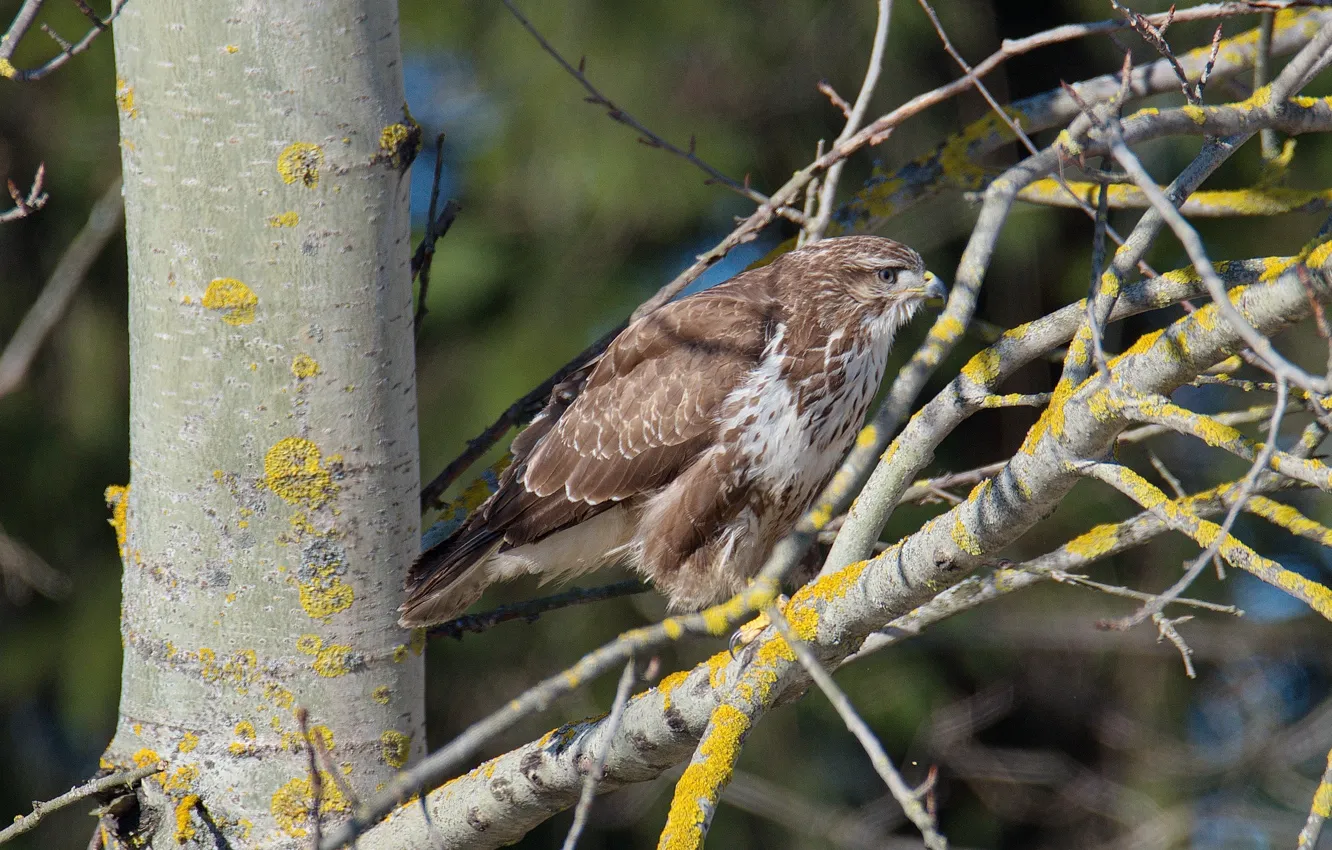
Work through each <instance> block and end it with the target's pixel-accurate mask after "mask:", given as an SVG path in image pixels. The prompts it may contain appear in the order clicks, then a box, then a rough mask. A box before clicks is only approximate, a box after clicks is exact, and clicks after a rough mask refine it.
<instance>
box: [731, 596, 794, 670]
mask: <svg viewBox="0 0 1332 850" xmlns="http://www.w3.org/2000/svg"><path fill="white" fill-rule="evenodd" d="M790 601H791V599H790V597H788V596H787V595H786V594H784V593H783V594H782V595H781V596H778V597H777V600H776V602H775V603H774V604H775V605H776V606H777V610H778V611H785V610H786V606H787V604H788V603H789V602H790ZM771 625H772V620H769V619H768V615H767V614H765V613H763V612H762V611H760V612H759V615H758V616H757V617H755V618H754V619H752V620H750V621H749V622H748V623H745V624H744V625H742V626H741V627H740V628H738V629H736V630H735V631H734V632H732V633H731V640H730V643H729V644H728V645H729V647H730V650H731V657H732V658H734V657H735V653H736V650H737V649H739V648H741V647H745V646H749V645H750V644H751V643H753V642H754V640H755V639H756V638H757V637H758V636H759V635H761V634H763V630H764V629H766V628H767V627H768V626H771Z"/></svg>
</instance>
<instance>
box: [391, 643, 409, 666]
mask: <svg viewBox="0 0 1332 850" xmlns="http://www.w3.org/2000/svg"><path fill="white" fill-rule="evenodd" d="M407 655H408V649H407V644H405V643H400V644H398V645H397V646H395V647H393V663H394V664H401V663H402V662H404V661H406V660H407Z"/></svg>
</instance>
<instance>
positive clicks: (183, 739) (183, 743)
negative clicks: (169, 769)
mask: <svg viewBox="0 0 1332 850" xmlns="http://www.w3.org/2000/svg"><path fill="white" fill-rule="evenodd" d="M197 746H199V736H198V735H196V734H194V733H193V732H186V733H185V734H184V735H181V736H180V743H179V744H177V745H176V749H177V750H179V751H180V752H182V753H188V752H189V751H190V750H193V749H194V748H195V747H197Z"/></svg>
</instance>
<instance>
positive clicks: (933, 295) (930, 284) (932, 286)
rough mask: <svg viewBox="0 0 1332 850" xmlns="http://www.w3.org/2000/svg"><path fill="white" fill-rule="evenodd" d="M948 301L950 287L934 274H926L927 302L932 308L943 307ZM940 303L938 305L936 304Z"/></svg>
mask: <svg viewBox="0 0 1332 850" xmlns="http://www.w3.org/2000/svg"><path fill="white" fill-rule="evenodd" d="M947 300H948V287H946V286H944V282H943V281H942V280H939V278H938V277H937V276H936V275H935V274H934V272H925V301H926V303H929V304H930V305H931V306H941V305H942V302H944V301H947ZM935 302H938V303H935Z"/></svg>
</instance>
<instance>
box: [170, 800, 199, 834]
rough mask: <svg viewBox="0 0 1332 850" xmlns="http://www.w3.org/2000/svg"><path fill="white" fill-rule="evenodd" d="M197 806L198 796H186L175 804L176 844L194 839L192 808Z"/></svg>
mask: <svg viewBox="0 0 1332 850" xmlns="http://www.w3.org/2000/svg"><path fill="white" fill-rule="evenodd" d="M197 805H199V795H198V794H186V795H185V796H184V797H181V798H180V802H179V803H177V804H176V843H177V844H184V843H185V842H187V841H191V840H193V839H194V823H193V820H194V807H195V806H197Z"/></svg>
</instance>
